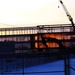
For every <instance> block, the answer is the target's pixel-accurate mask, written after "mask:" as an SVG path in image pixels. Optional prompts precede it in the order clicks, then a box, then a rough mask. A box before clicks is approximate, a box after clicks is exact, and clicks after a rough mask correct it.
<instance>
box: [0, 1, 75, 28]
mask: <svg viewBox="0 0 75 75" xmlns="http://www.w3.org/2000/svg"><path fill="white" fill-rule="evenodd" d="M62 1H63V2H64V4H65V6H66V8H67V9H68V11H69V13H70V14H71V16H72V17H73V19H74V22H75V0H62ZM58 6H59V8H58ZM65 23H70V22H69V20H68V18H67V16H66V13H65V11H64V9H63V8H62V5H61V4H60V2H59V0H0V27H20V26H23V27H25V26H26V27H27V26H36V25H51V24H65Z"/></svg>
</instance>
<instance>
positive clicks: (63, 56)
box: [0, 0, 75, 75]
mask: <svg viewBox="0 0 75 75" xmlns="http://www.w3.org/2000/svg"><path fill="white" fill-rule="evenodd" d="M59 1H60V4H61V5H62V7H63V9H64V10H65V12H66V15H67V17H68V19H69V21H70V24H55V25H37V26H31V27H13V28H0V75H74V74H75V64H74V62H75V26H74V22H73V18H72V17H71V15H70V14H69V12H68V10H67V8H66V7H65V5H64V3H63V1H62V0H59Z"/></svg>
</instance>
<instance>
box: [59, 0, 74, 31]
mask: <svg viewBox="0 0 75 75" xmlns="http://www.w3.org/2000/svg"><path fill="white" fill-rule="evenodd" d="M59 1H60V3H61V5H62V7H63V8H64V10H65V12H66V15H67V17H68V19H69V21H70V22H71V24H72V27H73V31H74V32H75V27H74V22H73V18H72V17H71V15H70V14H69V12H68V10H67V9H66V7H65V5H64V3H63V2H62V0H59Z"/></svg>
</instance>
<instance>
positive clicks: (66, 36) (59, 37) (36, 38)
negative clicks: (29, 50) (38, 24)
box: [35, 34, 71, 48]
mask: <svg viewBox="0 0 75 75" xmlns="http://www.w3.org/2000/svg"><path fill="white" fill-rule="evenodd" d="M43 36H44V37H46V38H49V37H51V38H56V39H58V40H63V39H64V40H66V39H70V37H71V35H65V34H44V35H43ZM35 40H37V41H39V40H41V37H40V36H39V40H38V36H35ZM46 44H47V46H48V47H49V48H56V47H59V45H58V44H57V43H55V42H47V43H46ZM62 44H64V45H65V46H69V43H68V42H64V43H62ZM38 46H39V48H45V45H44V44H43V43H42V42H40V43H39V42H36V43H35V47H36V48H38Z"/></svg>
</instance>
